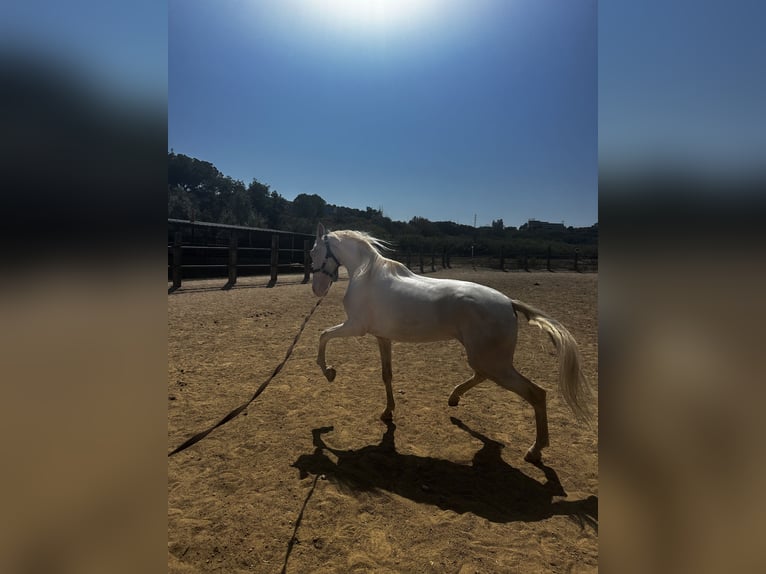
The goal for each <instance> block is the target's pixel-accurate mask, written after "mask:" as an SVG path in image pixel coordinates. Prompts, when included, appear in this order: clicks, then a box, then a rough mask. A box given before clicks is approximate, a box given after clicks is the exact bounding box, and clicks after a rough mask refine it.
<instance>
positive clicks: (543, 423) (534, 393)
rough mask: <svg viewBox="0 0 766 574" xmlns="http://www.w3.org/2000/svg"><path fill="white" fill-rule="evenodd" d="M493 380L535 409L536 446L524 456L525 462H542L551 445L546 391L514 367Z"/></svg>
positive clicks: (530, 448)
mask: <svg viewBox="0 0 766 574" xmlns="http://www.w3.org/2000/svg"><path fill="white" fill-rule="evenodd" d="M492 380H493V381H495V382H496V383H497V384H498V385H500V386H501V387H503V388H504V389H508V390H509V391H513V392H514V393H516V394H517V395H519V396H520V397H522V398H523V399H524V400H526V401H527V402H528V403H529V404H530V405H532V408H533V409H535V427H536V437H535V444H533V445H532V446H531V447H529V450H527V454H525V455H524V460H526V461H527V462H532V463H538V462H540V460H541V458H542V449H544V448H545V447H546V446H548V445H549V444H550V442H549V440H548V411H547V408H546V399H545V396H546V393H545V389H543V388H541V387H539V386H537V385H536V384H534V383H533V382H532V381H530V380H529V379H528V378H526V377H525V376H524V375H522V374H521V373H519V372H518V371H517V370H516V369H514V368H513V367H511V370H510V372H509V373H507V374H505V375H504V376H501V377H497V378H495V377H493V378H492Z"/></svg>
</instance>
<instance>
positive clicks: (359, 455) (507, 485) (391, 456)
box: [292, 417, 598, 532]
mask: <svg viewBox="0 0 766 574" xmlns="http://www.w3.org/2000/svg"><path fill="white" fill-rule="evenodd" d="M450 420H451V421H452V424H454V425H455V426H457V427H458V428H460V429H462V430H464V431H466V432H467V433H468V434H470V435H471V436H472V437H474V438H477V439H478V440H480V441H481V442H482V443H483V446H482V447H481V448H480V449H479V450H478V451H477V452H476V454H474V456H473V460H472V462H471V465H465V464H458V463H455V462H452V461H449V460H444V459H438V458H432V457H423V456H416V455H411V454H401V453H399V452H397V450H396V445H395V443H394V433H395V431H396V425H395V424H394V423H392V422H389V423H386V427H387V429H386V432H385V434H384V435H383V438H382V439H381V441H380V443H379V444H377V445H369V446H365V447H363V448H361V449H358V450H341V449H337V448H333V447H331V446H329V445H327V444H326V443H325V442H324V439H323V438H322V435H324V434H326V433H328V432H331V431H332V430H333V427H323V428H318V429H313V430H312V431H311V434H312V437H313V444H314V447H315V450H314V452H313V453H312V454H303V455H301V456H300V457H298V460H296V461H295V462H294V463H293V465H292V466H293V467H295V468H297V469H298V470H299V471H300V477H301V478H306V477H307V476H308V475H309V474H312V475H315V476H322V475H324V477H326V478H327V479H328V480H332V481H333V482H335V483H336V484H337V485H338V486H339V487H340V488H341V489H345V490H350V491H352V492H372V493H375V492H380V491H387V492H390V493H394V494H397V495H399V496H402V497H405V498H408V499H410V500H412V501H414V502H417V503H420V504H429V505H432V506H436V507H438V508H440V509H442V510H452V511H454V512H457V513H458V514H463V513H466V512H469V513H472V514H475V515H476V516H480V517H483V518H486V519H487V520H490V521H492V522H498V523H508V522H515V521H525V522H534V521H539V520H544V519H547V518H550V517H552V516H559V515H560V516H567V517H569V518H570V519H572V520H573V521H575V522H576V523H578V524H579V525H580V527H581V528H584V527H585V525H586V524H587V525H589V526H590V527H592V528H593V529H594V530H595V531H596V532H598V497H596V496H589V497H587V498H585V499H583V500H575V501H562V500H557V501H554V500H553V498H554V497H564V496H566V493H565V492H564V488H563V487H562V485H561V482H560V481H559V478H558V476H557V475H556V472H555V471H554V470H553V469H552V468H550V467H548V466H545V465H543V464H538V465H536V466H538V468H540V469H541V470H542V471H543V472H544V474H545V482H538V481H537V480H535V479H533V478H531V477H529V476H527V475H526V474H524V473H523V472H521V471H520V470H519V469H517V468H514V467H512V466H511V465H509V464H508V463H506V462H505V461H504V460H503V458H502V456H501V451H502V449H503V448H504V445H503V444H502V443H499V442H497V441H494V440H492V439H490V438H488V437H486V436H484V435H482V434H481V433H478V432H476V431H474V430H472V429H471V428H469V427H468V426H467V425H465V424H464V423H463V422H462V421H460V420H459V419H456V418H454V417H451V418H450ZM328 453H330V454H332V455H334V456H335V457H336V458H337V462H336V461H333V460H332V459H331V458H330V457H329V456H328Z"/></svg>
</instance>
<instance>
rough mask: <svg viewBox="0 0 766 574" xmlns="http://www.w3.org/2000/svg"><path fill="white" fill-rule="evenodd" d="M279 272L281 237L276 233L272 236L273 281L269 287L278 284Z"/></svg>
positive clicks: (271, 280)
mask: <svg viewBox="0 0 766 574" xmlns="http://www.w3.org/2000/svg"><path fill="white" fill-rule="evenodd" d="M278 271H279V235H277V234H276V233H275V234H274V235H272V236H271V279H269V285H268V286H269V287H274V285H276V284H277V272H278Z"/></svg>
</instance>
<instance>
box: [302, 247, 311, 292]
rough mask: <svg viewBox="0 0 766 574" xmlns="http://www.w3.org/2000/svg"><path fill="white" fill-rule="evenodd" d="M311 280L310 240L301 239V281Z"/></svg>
mask: <svg viewBox="0 0 766 574" xmlns="http://www.w3.org/2000/svg"><path fill="white" fill-rule="evenodd" d="M310 280H311V241H309V240H308V239H304V240H303V283H308V282H309V281H310Z"/></svg>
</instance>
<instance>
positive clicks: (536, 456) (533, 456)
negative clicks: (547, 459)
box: [524, 447, 543, 464]
mask: <svg viewBox="0 0 766 574" xmlns="http://www.w3.org/2000/svg"><path fill="white" fill-rule="evenodd" d="M542 459H543V453H542V452H541V451H540V449H537V448H535V447H530V448H529V450H528V451H527V454H525V455H524V460H526V461H527V462H531V463H532V464H540V461H541V460H542Z"/></svg>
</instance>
